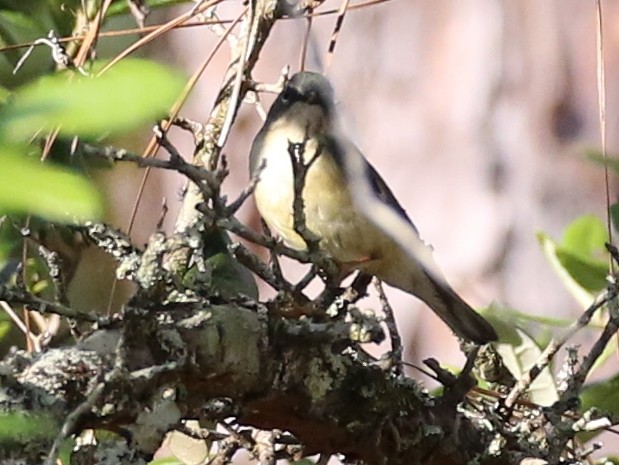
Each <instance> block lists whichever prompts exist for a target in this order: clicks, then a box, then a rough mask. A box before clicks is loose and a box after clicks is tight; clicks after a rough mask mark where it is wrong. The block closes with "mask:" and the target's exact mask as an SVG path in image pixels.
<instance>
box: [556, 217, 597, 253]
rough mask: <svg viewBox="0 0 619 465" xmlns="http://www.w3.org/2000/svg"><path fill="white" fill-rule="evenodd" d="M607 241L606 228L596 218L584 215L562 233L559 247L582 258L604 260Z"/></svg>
mask: <svg viewBox="0 0 619 465" xmlns="http://www.w3.org/2000/svg"><path fill="white" fill-rule="evenodd" d="M606 241H608V233H607V231H606V226H605V225H604V223H603V222H602V220H600V219H599V218H598V217H597V216H594V215H584V216H581V217H580V218H577V219H575V220H574V221H572V223H570V224H569V225H568V226H567V227H566V228H565V231H564V232H563V238H562V240H561V246H562V247H563V248H565V249H568V250H571V251H573V252H575V253H580V254H581V255H583V256H596V255H597V257H598V258H600V259H601V258H605V252H604V251H605V249H604V244H605V242H606Z"/></svg>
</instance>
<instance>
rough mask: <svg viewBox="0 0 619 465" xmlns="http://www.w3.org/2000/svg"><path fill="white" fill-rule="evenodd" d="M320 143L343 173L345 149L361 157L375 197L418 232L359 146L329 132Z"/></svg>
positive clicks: (344, 168) (344, 170)
mask: <svg viewBox="0 0 619 465" xmlns="http://www.w3.org/2000/svg"><path fill="white" fill-rule="evenodd" d="M321 144H322V145H323V146H324V150H325V151H327V152H328V153H330V154H332V155H333V158H334V160H335V163H336V164H337V165H338V167H339V168H340V169H341V170H342V171H343V172H344V173H346V172H347V170H346V160H345V158H344V157H346V156H347V154H346V152H345V150H350V151H353V152H354V153H351V154H352V155H354V156H357V157H361V159H362V160H363V164H364V165H365V172H366V176H367V180H368V181H369V183H370V186H371V187H372V191H373V192H374V194H376V197H378V199H379V200H381V201H382V202H383V203H385V204H386V205H388V206H389V207H391V208H393V209H394V210H395V211H396V212H397V213H398V214H400V215H401V216H402V218H404V219H406V221H407V222H408V223H410V225H411V226H412V227H413V229H414V230H415V232H416V233H417V234H418V233H419V232H418V231H417V228H416V227H415V225H414V224H413V222H412V221H411V219H410V218H409V217H408V215H407V214H406V210H404V208H403V207H402V205H400V203H399V202H398V200H397V199H396V198H395V196H394V195H393V193H392V192H391V189H389V187H388V186H387V184H386V183H385V181H383V178H381V176H380V174H378V171H376V169H374V167H373V166H372V165H370V163H369V162H368V161H367V159H366V158H365V157H364V156H363V154H362V153H361V150H359V148H358V147H357V146H356V145H355V144H353V143H352V142H342V141H341V140H340V139H338V138H337V137H336V136H334V135H331V134H329V135H327V136H324V137H323V138H322V140H321Z"/></svg>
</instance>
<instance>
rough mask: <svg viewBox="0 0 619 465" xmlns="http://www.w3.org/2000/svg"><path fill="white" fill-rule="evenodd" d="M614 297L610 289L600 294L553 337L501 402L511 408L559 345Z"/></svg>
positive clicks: (545, 365) (547, 363) (614, 294)
mask: <svg viewBox="0 0 619 465" xmlns="http://www.w3.org/2000/svg"><path fill="white" fill-rule="evenodd" d="M614 298H616V292H615V291H613V290H612V289H609V290H607V291H606V292H604V293H603V294H601V295H600V296H599V297H598V298H597V299H596V301H595V302H594V303H593V304H592V305H591V306H590V307H589V308H588V309H587V310H586V311H585V312H584V313H583V314H582V315H581V316H580V318H578V319H577V320H576V321H575V322H574V323H572V324H571V325H570V327H569V328H568V329H567V331H566V332H565V334H564V335H563V336H562V337H561V338H559V339H553V340H552V341H550V344H548V346H547V347H546V349H544V351H543V352H542V353H541V354H540V356H539V357H538V359H537V361H536V362H535V364H534V365H533V366H532V367H531V368H530V369H529V371H528V372H526V373H525V374H524V376H523V377H522V378H520V379H519V380H518V382H517V383H516V385H515V386H514V387H513V388H512V390H511V391H510V393H509V394H508V395H507V397H506V398H505V400H504V402H503V406H504V407H505V408H507V409H508V410H510V409H512V407H513V406H514V405H515V403H516V401H517V400H518V398H519V397H520V396H521V395H522V394H523V393H524V392H525V391H526V390H527V389H528V388H529V386H530V385H531V383H532V382H533V381H535V378H537V376H538V375H539V374H540V373H541V372H542V370H544V369H545V368H546V367H547V366H548V365H549V364H550V362H551V360H552V359H553V357H554V356H555V355H556V353H557V352H558V351H559V349H561V347H562V346H563V345H564V344H565V343H566V342H567V341H568V340H569V339H570V338H571V337H572V336H573V335H574V334H575V333H576V332H577V331H579V330H580V329H582V328H584V327H585V326H586V325H587V324H588V323H589V321H591V318H592V316H593V314H594V313H595V312H596V311H597V310H599V309H600V308H601V307H602V306H603V305H605V304H606V303H607V302H609V301H610V300H611V299H614Z"/></svg>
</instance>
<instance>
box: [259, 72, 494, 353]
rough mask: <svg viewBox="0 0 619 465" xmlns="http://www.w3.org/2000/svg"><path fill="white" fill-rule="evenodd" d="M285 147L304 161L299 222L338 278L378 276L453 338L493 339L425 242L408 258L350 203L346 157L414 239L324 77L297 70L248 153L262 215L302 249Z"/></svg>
mask: <svg viewBox="0 0 619 465" xmlns="http://www.w3.org/2000/svg"><path fill="white" fill-rule="evenodd" d="M291 144H292V145H291ZM291 147H292V149H294V148H295V147H297V148H298V149H296V153H297V155H299V154H302V156H303V163H304V164H305V165H307V166H308V167H307V168H306V169H307V171H306V174H305V180H304V185H303V190H302V198H303V203H304V214H305V226H306V228H307V230H309V231H310V232H311V233H312V234H313V235H315V236H316V237H318V238H319V247H320V249H321V250H322V251H324V252H325V253H326V254H327V255H328V256H329V257H330V258H331V259H333V260H334V261H335V262H336V263H337V265H338V267H339V268H340V270H341V272H342V276H346V275H347V274H350V273H352V272H353V271H355V270H358V271H361V272H363V273H367V274H370V275H373V276H376V277H377V278H379V279H380V280H381V281H383V282H385V283H387V284H389V285H391V286H393V287H396V288H398V289H401V290H403V291H405V292H408V293H410V294H412V295H414V296H416V297H418V298H419V299H421V300H422V301H423V302H425V303H426V304H427V305H428V306H429V307H430V308H431V309H432V310H433V311H434V312H435V313H436V314H437V315H438V316H439V317H440V318H441V319H442V320H443V321H444V322H445V323H446V324H447V325H448V326H449V327H450V328H451V330H452V331H453V332H454V333H455V334H456V335H457V336H459V337H461V338H463V339H466V340H469V341H472V342H475V343H477V344H485V343H488V342H490V341H494V340H496V339H497V335H496V332H495V331H494V329H493V327H492V326H491V325H490V324H489V323H488V322H487V321H486V320H485V319H484V318H483V317H482V316H481V315H479V314H478V313H477V312H475V311H474V310H473V309H472V308H471V307H470V306H469V305H468V304H467V303H466V302H465V301H464V300H463V299H462V298H461V297H460V296H458V294H457V293H456V292H455V291H454V290H453V289H452V288H451V287H450V286H449V284H448V283H447V281H446V280H445V279H444V277H443V275H442V273H441V271H440V269H439V268H438V266H437V265H436V263H435V261H434V259H433V257H432V251H431V249H430V247H428V246H427V245H425V243H423V242H422V241H421V240H419V243H421V244H423V245H422V247H421V251H418V253H417V256H413V255H412V254H411V253H409V251H407V250H406V249H405V248H403V247H402V246H400V245H399V244H398V242H396V241H395V240H394V239H393V238H392V236H391V235H390V234H389V233H388V232H387V231H385V230H384V229H383V228H381V227H380V226H379V225H377V224H375V222H373V221H372V220H371V219H369V218H368V217H367V216H366V215H364V214H363V212H362V211H360V209H359V208H358V206H357V205H356V202H355V199H354V197H353V192H352V191H351V182H352V180H351V179H350V177H349V175H348V173H347V169H346V157H350V156H354V157H359V158H360V159H361V160H363V166H364V170H363V171H364V175H365V176H366V177H367V181H368V183H369V185H370V186H371V188H372V194H373V195H374V196H376V198H377V199H379V200H380V201H381V202H382V203H383V204H384V205H386V206H388V207H389V208H390V209H392V210H393V211H394V212H396V213H397V214H398V215H400V216H401V217H402V218H404V219H405V220H406V223H405V224H408V225H409V226H410V227H411V228H412V229H413V231H414V234H416V236H415V237H418V231H417V229H416V228H415V226H414V225H413V223H412V221H411V220H410V219H409V218H408V216H407V214H406V212H405V211H404V209H403V208H402V206H401V205H400V204H399V203H398V201H397V200H396V198H395V197H394V195H393V194H392V192H391V190H390V189H389V188H388V187H387V185H386V184H385V182H384V181H383V179H382V178H381V177H380V175H379V174H378V173H377V172H376V170H375V169H374V168H373V167H372V166H371V165H370V164H369V163H368V162H367V160H366V159H365V158H364V157H363V154H362V153H361V152H360V151H359V149H358V148H357V147H356V146H355V145H354V144H353V143H352V142H351V141H350V140H349V139H348V138H346V136H345V135H344V134H343V132H342V131H340V130H339V125H338V121H337V118H336V111H335V100H334V92H333V88H332V87H331V85H330V83H329V81H328V80H327V79H326V78H325V77H324V76H323V75H322V74H319V73H314V72H300V73H297V74H295V75H294V76H292V78H290V79H289V80H288V82H287V83H286V84H285V86H284V88H283V90H282V91H281V93H280V94H279V95H278V96H277V98H276V99H275V102H274V103H273V105H272V106H271V108H270V110H269V113H268V116H267V119H266V121H265V123H264V125H263V126H262V129H260V131H259V132H258V134H257V136H256V138H255V139H254V142H253V145H252V148H251V153H250V172H251V173H252V175H253V176H256V178H257V183H256V185H255V189H254V193H253V195H254V199H255V203H256V206H257V208H258V211H259V212H260V215H261V216H262V218H263V219H264V221H265V222H266V224H267V225H268V226H269V228H270V229H271V231H273V232H275V233H276V234H278V235H279V236H280V237H281V238H282V239H283V241H284V243H285V244H287V245H288V246H289V247H291V248H293V249H297V250H305V249H307V244H306V243H305V240H304V239H303V238H302V237H301V236H300V235H299V234H297V232H295V228H294V216H293V201H294V197H295V189H294V174H293V161H292V160H293V159H292V157H291ZM294 152H295V150H292V153H293V155H294ZM306 237H307V236H306ZM417 249H419V247H418V248H417Z"/></svg>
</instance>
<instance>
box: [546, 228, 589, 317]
mask: <svg viewBox="0 0 619 465" xmlns="http://www.w3.org/2000/svg"><path fill="white" fill-rule="evenodd" d="M537 239H538V241H539V243H540V244H541V246H542V251H543V252H544V255H545V256H546V259H547V260H548V262H549V263H550V265H551V266H552V268H553V270H554V271H555V273H556V274H557V276H559V278H560V279H561V281H562V282H563V284H564V286H565V287H566V289H567V290H568V291H569V292H570V294H572V296H573V297H574V298H575V299H576V300H577V301H578V303H579V304H580V305H581V306H582V308H587V307H588V306H589V305H591V302H593V299H594V297H595V296H594V294H593V293H591V292H589V291H588V290H587V289H586V288H585V287H583V286H582V285H581V284H580V283H579V282H578V281H577V280H575V279H574V278H573V277H572V275H570V273H569V272H568V271H567V270H566V268H565V267H564V266H563V264H562V263H561V261H560V260H559V258H558V257H557V247H558V246H557V243H556V242H555V241H554V240H553V239H552V238H551V237H550V236H548V235H547V234H545V233H542V232H538V233H537Z"/></svg>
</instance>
